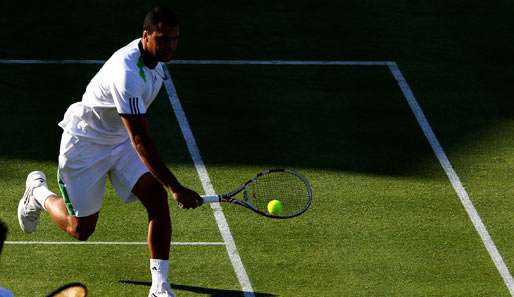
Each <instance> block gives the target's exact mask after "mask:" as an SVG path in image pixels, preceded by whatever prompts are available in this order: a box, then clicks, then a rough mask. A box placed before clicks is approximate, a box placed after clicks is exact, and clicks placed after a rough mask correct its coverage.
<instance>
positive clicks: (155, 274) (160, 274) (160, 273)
mask: <svg viewBox="0 0 514 297" xmlns="http://www.w3.org/2000/svg"><path fill="white" fill-rule="evenodd" d="M169 265H170V264H169V261H168V260H161V259H150V272H151V273H152V285H153V284H155V285H160V284H162V283H167V282H168V268H169Z"/></svg>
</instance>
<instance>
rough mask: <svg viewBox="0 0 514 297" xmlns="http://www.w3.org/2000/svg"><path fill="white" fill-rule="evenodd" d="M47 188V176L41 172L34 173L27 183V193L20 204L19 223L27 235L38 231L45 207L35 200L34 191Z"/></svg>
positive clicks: (28, 177)
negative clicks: (43, 187)
mask: <svg viewBox="0 0 514 297" xmlns="http://www.w3.org/2000/svg"><path fill="white" fill-rule="evenodd" d="M41 186H46V176H45V174H44V173H43V172H41V171H32V172H31V173H29V175H28V176H27V181H26V182H25V193H24V194H23V197H22V198H21V200H20V202H19V203H18V222H19V223H20V227H21V230H23V232H25V233H32V232H34V231H36V227H37V224H38V222H39V215H40V214H41V210H43V207H42V206H41V205H40V204H39V203H38V202H37V201H36V199H35V198H34V195H33V193H34V189H35V188H38V187H41Z"/></svg>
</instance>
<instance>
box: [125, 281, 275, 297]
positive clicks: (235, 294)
mask: <svg viewBox="0 0 514 297" xmlns="http://www.w3.org/2000/svg"><path fill="white" fill-rule="evenodd" d="M119 283H122V284H129V285H136V286H147V287H150V286H151V285H152V283H151V282H142V281H132V280H120V281H119ZM170 285H171V288H173V289H177V290H182V291H189V292H194V293H199V294H205V295H208V296H211V297H241V296H244V292H243V291H238V290H224V289H212V288H204V287H197V286H187V285H179V284H173V283H171V284H170ZM254 294H255V297H275V296H277V295H274V294H270V293H260V292H254Z"/></svg>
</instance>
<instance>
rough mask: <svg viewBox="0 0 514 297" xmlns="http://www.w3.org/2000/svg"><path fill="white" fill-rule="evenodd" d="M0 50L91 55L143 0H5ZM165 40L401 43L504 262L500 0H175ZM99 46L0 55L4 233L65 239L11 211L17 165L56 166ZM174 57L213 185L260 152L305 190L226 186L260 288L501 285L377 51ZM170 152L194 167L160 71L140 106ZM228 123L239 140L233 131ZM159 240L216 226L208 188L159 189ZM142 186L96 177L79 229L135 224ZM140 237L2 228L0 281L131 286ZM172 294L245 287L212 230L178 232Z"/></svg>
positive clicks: (411, 290)
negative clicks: (78, 242)
mask: <svg viewBox="0 0 514 297" xmlns="http://www.w3.org/2000/svg"><path fill="white" fill-rule="evenodd" d="M4 2H5V3H2V4H0V8H2V11H4V12H6V15H5V17H2V18H0V24H1V25H2V27H3V28H4V32H5V33H6V36H9V38H4V39H2V40H0V56H1V57H2V58H55V59H64V58H70V59H74V58H76V59H85V58H92V59H105V58H107V57H109V55H110V54H111V53H112V52H113V51H114V50H116V49H117V48H119V47H121V46H123V45H124V44H126V43H127V42H129V41H130V40H132V39H134V38H136V37H138V35H139V34H140V27H141V21H142V17H143V15H144V13H145V11H146V10H147V9H148V8H149V7H150V6H151V4H150V3H146V2H145V1H131V2H130V3H127V2H126V1H123V2H121V1H116V2H108V3H107V2H105V1H81V2H76V1H75V2H72V1H65V2H62V3H59V4H54V3H45V2H34V3H31V2H29V3H23V4H22V3H17V2H12V1H4ZM176 5H177V6H176V9H177V11H178V12H179V14H180V16H181V19H182V27H181V41H180V48H179V49H180V50H179V53H178V54H179V56H178V58H183V59H195V58H196V59H211V58H212V59H218V58H225V59H302V60H303V59H312V60H394V61H397V62H398V64H399V66H400V68H401V70H402V72H403V74H404V75H405V77H406V79H407V81H408V83H409V85H410V86H411V88H412V90H413V92H414V94H415V95H416V98H417V99H418V100H419V102H420V104H421V106H422V108H423V110H424V111H425V113H426V115H427V117H428V119H429V121H430V123H431V125H432V126H433V128H434V131H435V133H436V135H437V136H438V138H439V140H440V142H441V144H442V146H443V147H444V149H445V150H446V152H447V154H448V157H449V159H450V161H451V162H452V165H453V166H454V168H455V170H456V172H457V174H458V175H459V177H460V178H461V180H462V182H463V184H464V186H465V187H466V189H467V190H468V192H469V194H470V196H471V199H472V201H473V202H474V204H475V206H476V208H477V210H478V212H479V213H480V215H481V217H482V219H483V221H484V223H485V225H486V226H487V228H488V230H489V231H490V233H491V236H492V238H493V240H494V241H495V243H496V245H497V247H498V249H499V251H500V253H501V254H502V256H503V258H504V260H505V262H506V264H507V266H508V267H509V268H511V270H512V267H514V243H512V240H511V237H512V234H513V232H514V228H513V227H512V226H514V219H513V217H512V213H513V211H514V200H512V199H511V197H512V195H513V194H514V193H513V190H512V189H513V188H512V186H511V185H512V178H513V175H514V173H513V170H512V169H513V165H514V152H513V150H512V147H513V146H514V143H513V140H512V139H514V137H512V136H513V135H514V122H513V121H512V119H513V112H512V110H514V108H513V107H514V103H513V101H512V100H511V97H512V96H511V92H510V87H509V85H508V82H509V81H512V80H513V79H514V71H513V68H512V52H513V50H514V42H513V41H512V38H511V36H510V35H511V32H512V30H513V29H514V23H513V19H512V18H511V15H510V12H511V11H512V10H513V9H514V4H513V3H512V2H511V1H487V2H484V1H466V2H464V1H451V2H447V1H446V2H445V1H435V2H434V1H415V2H412V1H396V2H394V3H391V2H390V1H378V0H377V1H346V2H335V1H318V2H316V3H314V2H309V1H295V2H292V1H280V2H276V1H260V2H258V3H257V2H255V3H253V2H252V3H250V2H248V1H229V2H225V3H214V2H212V3H211V2H209V1H188V2H183V3H176ZM99 67H100V65H2V66H1V67H0V94H2V99H1V100H0V110H1V111H2V115H1V116H0V136H1V137H2V138H1V141H0V189H2V191H1V192H0V218H1V219H2V220H3V221H5V222H6V223H7V225H8V226H9V229H10V232H9V234H8V240H72V239H71V238H69V236H67V235H66V234H64V233H63V232H61V231H60V230H58V229H57V228H56V227H55V226H54V225H53V224H52V223H51V222H50V220H49V218H48V216H46V215H43V217H42V221H41V224H40V226H39V228H38V232H36V233H35V234H33V235H25V234H23V233H22V232H21V231H20V230H19V227H18V226H17V220H16V216H15V213H16V207H17V203H18V199H19V197H20V196H21V194H22V193H23V191H24V180H25V176H26V174H27V173H28V172H29V171H31V170H35V169H41V170H44V171H45V172H46V173H47V175H48V177H49V183H50V187H51V188H52V189H54V190H56V189H57V187H56V181H55V171H56V159H57V153H58V148H59V138H60V129H59V128H58V127H57V125H56V124H57V122H58V121H59V120H60V119H61V117H62V115H63V113H64V111H65V109H66V107H67V106H68V105H69V104H71V103H73V102H75V101H77V100H79V99H80V97H81V95H82V92H83V90H84V88H85V86H86V84H87V83H88V81H89V80H90V78H91V77H92V76H93V75H94V73H95V72H96V71H97V70H98V68H99ZM170 71H171V73H172V76H173V78H174V82H175V85H176V87H177V91H178V94H179V97H180V99H181V101H182V104H183V106H184V109H185V112H186V114H187V116H188V118H189V120H190V124H191V127H192V130H193V133H194V135H195V137H196V140H197V142H198V146H199V149H200V152H201V154H202V157H203V159H204V161H205V164H206V166H207V170H208V172H209V175H210V177H211V179H212V182H213V185H214V187H215V189H216V191H217V192H224V191H229V190H231V189H232V188H233V187H234V186H236V185H238V184H239V182H241V181H243V180H244V179H245V178H247V177H249V176H251V175H253V174H255V173H256V172H258V171H259V170H261V169H262V168H266V167H281V166H286V167H293V168H295V169H298V170H299V171H300V172H301V173H302V174H304V175H305V176H306V177H307V178H308V179H309V180H310V182H311V184H312V186H313V190H314V204H313V206H312V209H310V210H309V211H308V212H306V213H305V214H304V215H302V216H301V217H298V218H295V219H292V220H286V221H275V220H268V219H265V218H262V217H259V216H257V215H254V214H253V213H251V212H248V211H246V210H244V209H241V208H239V207H237V206H225V207H224V210H225V215H226V216H227V220H228V223H229V225H230V228H231V231H232V234H233V236H234V238H235V242H236V245H237V247H238V250H239V252H240V255H241V258H242V261H243V264H244V266H245V268H246V270H247V272H248V275H249V277H250V280H251V282H252V285H253V288H254V289H255V291H256V292H257V294H256V295H257V296H260V297H265V296H273V295H275V296H313V295H316V296H400V297H401V296H409V297H410V296H466V297H467V296H509V293H508V291H507V289H506V286H505V285H504V283H503V281H502V279H501V277H500V275H499V273H498V272H497V270H496V268H495V266H494V264H493V262H492V261H491V259H490V257H489V255H488V254H487V252H486V250H485V248H484V246H483V244H482V242H481V241H480V238H479V236H478V234H477V233H476V231H475V230H474V228H473V226H472V224H471V222H470V220H469V218H468V217H467V214H466V213H465V211H464V209H463V207H462V206H461V204H460V202H459V200H458V198H457V196H456V194H455V192H454V190H453V189H452V187H451V185H450V183H449V182H448V179H447V177H446V176H445V174H444V172H443V171H442V169H441V167H440V165H439V164H438V162H437V160H436V159H435V157H434V154H433V152H432V151H431V149H430V147H429V145H428V143H427V141H426V139H425V138H424V136H423V134H422V132H421V130H420V129H419V127H418V125H417V123H416V121H415V119H414V117H413V115H412V112H411V111H410V110H409V108H408V106H407V104H406V102H405V99H404V98H403V95H402V93H401V91H400V90H399V88H398V86H397V84H396V82H395V80H394V79H393V77H392V75H391V74H390V73H389V71H388V70H387V68H386V67H380V66H378V67H353V66H352V67H350V66H345V67H339V66H338V67H316V66H308V67H307V66H305V67H304V66H219V65H218V66H199V65H196V66H193V65H173V66H170ZM149 117H150V121H151V128H152V135H153V136H154V138H155V139H156V142H157V145H158V147H159V150H160V151H161V153H162V155H163V157H164V158H165V160H166V162H167V163H168V164H169V166H170V168H172V169H173V171H174V172H175V173H176V174H177V176H178V177H179V179H180V180H181V181H183V182H184V183H185V184H187V185H188V186H190V187H192V188H194V189H197V190H199V191H201V185H200V182H199V179H198V177H197V174H196V171H195V169H194V166H193V164H192V161H191V158H190V156H189V153H188V151H187V148H186V146H185V143H184V141H183V138H182V134H181V132H180V129H179V128H178V124H177V122H176V120H175V119H174V116H173V114H172V112H171V110H170V107H169V103H168V99H167V96H166V94H165V92H164V91H163V92H162V93H161V94H160V96H159V98H158V99H157V101H156V102H155V103H154V105H153V106H152V108H151V110H150V113H149ZM233 139H237V140H238V141H237V142H233V141H232V140H233ZM170 207H171V209H172V216H173V228H174V229H173V231H174V235H173V240H174V241H180V242H187V241H222V238H221V236H220V234H219V231H218V228H217V226H216V222H215V220H214V218H213V216H212V211H211V210H210V208H209V207H203V208H201V209H198V210H194V211H185V210H179V209H178V208H177V207H176V206H175V205H174V204H173V203H170ZM145 233H146V216H145V212H144V209H143V207H142V206H141V205H139V204H137V203H135V204H129V205H124V204H123V203H122V202H120V200H119V199H118V198H117V197H116V195H115V194H114V191H113V190H112V189H111V188H110V186H109V188H108V191H107V195H106V198H105V202H104V207H103V209H102V212H101V215H100V221H99V224H98V227H97V230H96V232H95V234H94V235H93V236H92V238H91V240H94V241H143V240H144V239H145V236H146V234H145ZM147 257H148V252H147V250H146V247H145V246H144V245H143V246H18V245H6V246H5V247H4V250H3V253H2V256H1V258H0V286H2V287H7V288H10V289H11V290H13V291H14V292H15V294H16V296H44V295H45V294H46V293H48V292H50V291H52V290H53V289H55V288H56V287H58V286H60V285H62V284H64V283H68V282H75V281H81V282H84V283H86V285H88V287H89V288H90V291H91V295H92V296H144V294H146V292H147V290H148V285H149V281H150V275H149V273H148V260H147ZM170 276H171V282H172V285H173V286H174V288H175V290H176V292H177V293H178V294H179V296H243V293H242V292H241V289H240V286H239V283H238V281H237V279H236V276H235V274H234V271H233V268H232V265H231V263H230V261H229V258H228V255H227V252H226V250H225V248H224V247H222V246H209V247H199V246H195V247H191V246H185V247H183V246H174V247H173V252H172V264H171V272H170Z"/></svg>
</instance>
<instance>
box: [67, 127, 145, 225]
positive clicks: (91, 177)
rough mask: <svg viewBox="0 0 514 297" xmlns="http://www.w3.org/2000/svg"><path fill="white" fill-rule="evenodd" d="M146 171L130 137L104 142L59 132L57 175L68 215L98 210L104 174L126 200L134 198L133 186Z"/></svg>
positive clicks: (100, 202) (90, 213) (102, 190)
mask: <svg viewBox="0 0 514 297" xmlns="http://www.w3.org/2000/svg"><path fill="white" fill-rule="evenodd" d="M146 172H148V169H147V168H146V166H145V165H144V164H143V161H141V159H140V158H139V156H138V154H137V153H136V151H135V150H134V148H133V147H132V145H131V143H130V140H129V139H127V141H125V142H123V143H121V144H117V145H106V144H99V143H95V142H92V141H91V140H88V139H87V138H84V137H80V136H74V135H71V134H70V133H68V132H64V133H63V134H62V138H61V147H60V152H59V169H58V172H57V179H58V181H59V188H60V189H61V194H62V196H63V199H64V202H65V204H66V208H67V209H68V213H69V214H70V215H73V216H76V217H86V216H89V215H92V214H94V213H96V212H98V211H100V208H101V207H102V202H103V200H104V194H105V181H106V178H107V177H109V179H110V181H111V184H112V186H113V187H114V189H115V190H116V193H117V194H118V196H119V197H120V198H121V199H122V200H123V201H124V202H125V203H128V202H132V201H135V200H137V197H136V196H135V195H134V194H133V193H132V188H133V187H134V185H135V184H136V182H137V181H138V180H139V178H140V177H141V176H142V175H143V174H145V173H146Z"/></svg>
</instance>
